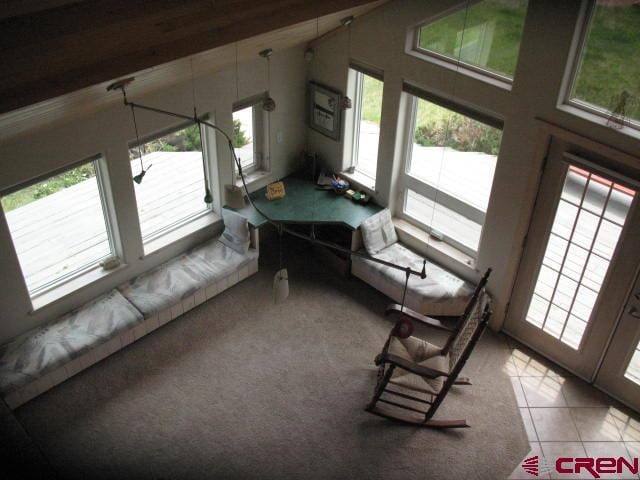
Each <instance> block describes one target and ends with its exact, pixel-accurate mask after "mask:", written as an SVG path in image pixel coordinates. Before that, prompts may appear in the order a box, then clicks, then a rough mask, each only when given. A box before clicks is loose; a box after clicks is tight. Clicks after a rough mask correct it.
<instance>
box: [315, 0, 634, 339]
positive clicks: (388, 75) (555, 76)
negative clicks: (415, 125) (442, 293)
mask: <svg viewBox="0 0 640 480" xmlns="http://www.w3.org/2000/svg"><path fill="white" fill-rule="evenodd" d="M460 3H466V2H461V1H459V0H434V1H430V2H425V1H424V0H395V1H392V2H391V3H389V4H387V5H386V6H384V7H382V8H381V9H378V10H376V11H375V12H373V13H371V14H369V15H366V16H364V17H362V18H358V19H356V20H355V21H354V23H353V24H352V27H351V28H352V32H351V46H350V48H348V47H347V45H348V44H347V31H346V29H345V30H343V31H341V32H340V33H339V34H338V35H336V36H333V37H331V38H328V39H327V40H326V41H324V42H323V43H321V44H320V45H318V46H317V47H316V52H315V58H314V60H313V62H312V64H311V74H310V77H311V79H312V80H315V81H318V82H320V83H324V84H326V85H329V86H332V87H334V88H337V89H338V90H341V91H342V92H345V91H346V87H347V68H348V64H349V60H350V59H349V58H348V52H349V51H350V54H351V60H354V61H356V62H358V63H360V64H363V65H370V66H372V67H375V68H376V69H378V70H382V71H384V81H385V85H384V98H383V106H382V118H381V134H380V147H379V156H378V172H377V186H376V190H377V194H376V201H377V202H378V203H380V204H381V205H388V206H389V207H390V208H391V209H392V210H394V209H397V208H399V205H398V204H399V202H398V196H399V194H400V192H398V191H397V188H396V183H397V182H396V177H397V175H398V172H399V169H400V168H401V166H402V165H403V162H404V158H403V147H404V125H403V120H404V116H403V114H402V111H403V108H404V107H405V105H404V103H406V97H405V96H403V95H402V94H401V89H402V83H403V81H406V82H411V83H413V84H416V85H418V86H421V87H422V88H423V89H425V90H428V91H432V92H434V93H439V94H441V95H444V96H446V97H455V99H456V100H457V101H459V102H463V103H465V104H468V105H472V106H474V107H475V108H477V109H479V110H481V111H486V112H490V113H492V114H493V115H495V116H497V117H498V118H501V119H503V120H504V132H503V140H502V147H501V150H500V155H499V157H498V164H497V169H496V173H495V178H494V186H493V191H492V195H491V200H490V204H489V208H488V211H487V216H486V220H485V225H484V231H483V237H482V240H481V244H480V248H479V255H478V261H477V267H476V271H472V270H470V269H464V268H463V269H460V268H459V267H456V266H455V265H454V264H453V263H452V266H454V267H456V268H457V271H458V273H460V274H462V275H464V276H465V277H467V278H468V279H469V280H475V279H477V278H478V275H479V272H483V271H484V270H485V269H486V268H487V267H492V268H493V274H492V277H491V281H490V290H491V293H492V295H493V298H494V300H495V304H494V316H493V319H492V326H493V327H494V328H500V326H501V325H502V322H503V319H504V312H505V308H506V305H507V302H508V299H509V297H510V292H511V287H512V283H513V281H514V276H515V273H516V270H517V266H518V260H519V258H520V254H521V250H522V245H523V240H524V236H525V234H526V230H527V226H528V223H529V216H530V212H531V208H532V204H533V199H534V195H535V193H536V191H537V183H538V180H539V173H540V168H541V165H540V163H541V162H540V158H539V156H536V155H535V150H536V146H537V138H538V137H537V132H538V125H537V122H536V118H539V119H544V120H546V121H549V122H552V123H555V124H557V125H559V126H562V127H564V128H566V129H569V130H572V131H574V132H577V133H579V134H582V135H584V136H587V137H590V138H592V139H594V140H597V141H600V142H602V143H605V144H608V145H611V146H614V147H616V148H618V149H620V150H623V151H626V152H630V153H633V152H637V151H639V150H640V142H639V141H638V139H637V138H632V137H630V136H628V135H625V134H624V133H621V132H619V131H616V130H613V129H610V128H607V127H605V126H603V125H596V124H594V123H591V122H589V121H587V120H585V119H583V118H579V117H577V116H574V115H571V114H569V113H566V112H563V111H561V110H559V109H558V108H557V107H556V105H557V101H558V98H559V92H560V86H561V83H562V79H563V75H564V71H565V66H566V64H567V61H568V60H569V58H570V51H571V43H572V38H573V33H574V27H575V26H576V24H577V22H578V18H579V12H580V2H579V1H577V0H576V1H572V2H558V1H556V0H529V9H528V13H527V18H526V22H525V27H524V34H523V38H522V43H521V47H520V55H519V61H518V67H517V70H516V73H515V77H514V83H513V86H512V90H511V91H508V90H505V89H501V88H498V87H496V86H494V85H490V84H488V83H485V82H482V81H480V80H477V79H473V78H470V77H468V76H464V75H456V73H455V71H452V70H450V69H447V68H443V67H441V66H438V65H435V64H433V63H429V62H426V61H424V60H422V59H418V58H415V57H414V56H410V55H407V54H406V53H405V41H406V36H407V33H408V32H409V31H410V30H411V29H412V28H413V27H414V26H415V25H416V24H418V23H420V22H421V21H422V20H425V19H428V18H430V17H432V16H433V15H436V14H438V13H440V12H443V11H445V10H447V9H449V8H451V7H453V6H455V5H456V4H460ZM308 149H309V150H310V151H316V152H317V153H318V154H319V155H320V157H321V158H322V159H324V160H325V161H327V162H328V163H329V164H330V165H331V166H332V167H333V168H334V169H336V170H340V169H341V168H342V167H343V164H342V142H335V141H333V140H331V139H329V138H327V137H324V136H322V135H321V134H319V133H317V132H315V131H313V130H310V129H309V130H308Z"/></svg>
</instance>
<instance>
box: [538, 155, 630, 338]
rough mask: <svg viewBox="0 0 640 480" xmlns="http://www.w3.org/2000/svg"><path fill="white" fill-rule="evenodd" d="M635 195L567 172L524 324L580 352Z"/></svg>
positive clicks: (608, 182)
mask: <svg viewBox="0 0 640 480" xmlns="http://www.w3.org/2000/svg"><path fill="white" fill-rule="evenodd" d="M635 194H636V192H635V191H633V190H631V189H629V188H627V187H625V186H623V185H619V184H617V183H614V182H612V181H611V180H608V179H606V178H603V177H600V176H598V175H595V174H592V173H590V172H588V171H586V170H583V169H581V168H578V167H576V166H573V165H571V166H570V167H569V170H568V172H567V175H566V178H565V182H564V186H563V189H562V195H561V197H560V201H559V203H558V208H557V210H556V216H555V218H554V220H553V226H552V227H551V233H550V235H549V240H548V242H547V247H546V250H545V253H544V258H543V260H542V266H541V267H540V273H539V274H538V279H537V281H536V286H535V290H534V293H533V297H532V298H531V303H530V305H529V310H528V312H527V316H526V320H527V322H529V323H531V324H533V325H535V326H536V327H538V328H541V329H543V330H544V331H545V332H547V333H548V334H549V335H552V336H554V337H555V338H558V339H560V341H562V342H563V343H565V344H567V345H569V346H570V347H572V348H574V349H576V350H577V349H578V348H579V346H580V343H581V342H582V337H583V334H584V332H585V329H586V327H587V324H588V322H589V319H590V318H591V312H592V310H593V308H594V306H595V303H596V300H597V298H598V295H599V293H600V289H601V287H602V284H603V282H604V278H605V276H606V275H607V272H608V270H609V264H610V263H611V259H612V257H613V254H614V252H615V250H616V247H617V245H618V240H619V239H620V235H621V233H622V229H623V228H624V224H625V221H626V218H627V213H628V212H629V208H630V207H631V203H632V202H633V198H634V196H635Z"/></svg>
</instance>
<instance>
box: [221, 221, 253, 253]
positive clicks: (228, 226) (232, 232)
mask: <svg viewBox="0 0 640 480" xmlns="http://www.w3.org/2000/svg"><path fill="white" fill-rule="evenodd" d="M223 218H224V232H222V236H221V237H220V241H221V242H222V243H224V244H225V245H226V246H227V247H229V248H231V249H233V250H235V251H236V252H238V253H240V254H241V255H244V254H246V253H247V251H248V250H249V244H250V243H251V239H250V234H249V221H248V220H247V219H246V218H245V217H243V216H242V215H238V214H237V213H234V212H230V211H228V210H224V212H223Z"/></svg>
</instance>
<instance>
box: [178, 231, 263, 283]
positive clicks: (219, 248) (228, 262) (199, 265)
mask: <svg viewBox="0 0 640 480" xmlns="http://www.w3.org/2000/svg"><path fill="white" fill-rule="evenodd" d="M186 257H187V261H188V262H189V264H190V268H191V270H192V271H194V272H196V273H197V274H198V275H200V276H201V277H202V278H204V279H205V282H206V283H207V284H209V283H211V282H214V281H218V280H220V279H222V278H224V277H226V276H227V275H229V274H230V273H232V272H234V271H236V270H238V269H239V268H241V267H243V266H245V265H247V264H248V263H250V262H251V261H253V260H255V259H257V258H258V252H257V251H256V250H255V249H249V250H247V251H246V252H245V253H244V254H240V253H238V252H237V251H235V250H233V249H231V248H229V247H228V246H227V245H226V244H223V243H222V239H220V241H218V239H215V240H212V241H210V242H207V243H205V244H204V245H201V246H198V247H196V248H194V249H193V250H191V251H190V252H188V253H187V255H186Z"/></svg>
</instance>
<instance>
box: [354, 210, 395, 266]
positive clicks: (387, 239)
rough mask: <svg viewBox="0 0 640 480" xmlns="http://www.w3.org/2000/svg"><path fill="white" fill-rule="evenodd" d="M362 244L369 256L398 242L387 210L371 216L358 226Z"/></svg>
mask: <svg viewBox="0 0 640 480" xmlns="http://www.w3.org/2000/svg"><path fill="white" fill-rule="evenodd" d="M360 231H361V232H362V242H363V243H364V248H365V249H366V250H367V253H368V254H369V255H375V254H376V253H378V252H380V251H381V250H384V249H385V248H387V247H389V246H391V245H393V244H394V243H396V242H397V241H398V236H397V235H396V229H395V227H394V226H393V221H392V220H391V212H390V211H389V209H388V208H385V209H384V210H382V211H380V212H378V213H376V214H375V215H372V216H371V217H369V218H367V219H366V220H365V221H364V222H362V223H361V224H360Z"/></svg>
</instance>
